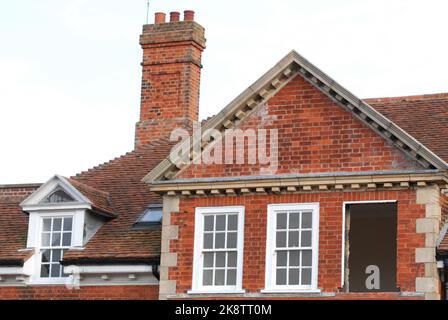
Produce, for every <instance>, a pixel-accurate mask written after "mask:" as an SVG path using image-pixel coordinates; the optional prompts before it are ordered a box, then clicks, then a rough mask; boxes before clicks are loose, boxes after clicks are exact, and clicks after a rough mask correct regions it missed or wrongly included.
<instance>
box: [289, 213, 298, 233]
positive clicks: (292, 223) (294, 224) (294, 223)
mask: <svg viewBox="0 0 448 320" xmlns="http://www.w3.org/2000/svg"><path fill="white" fill-rule="evenodd" d="M299 228H300V212H291V213H290V214H289V229H299Z"/></svg>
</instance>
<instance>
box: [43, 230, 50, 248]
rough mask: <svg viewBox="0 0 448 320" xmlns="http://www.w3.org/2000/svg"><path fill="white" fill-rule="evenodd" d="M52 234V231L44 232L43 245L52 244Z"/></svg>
mask: <svg viewBox="0 0 448 320" xmlns="http://www.w3.org/2000/svg"><path fill="white" fill-rule="evenodd" d="M50 236H51V233H42V246H43V247H49V246H50Z"/></svg>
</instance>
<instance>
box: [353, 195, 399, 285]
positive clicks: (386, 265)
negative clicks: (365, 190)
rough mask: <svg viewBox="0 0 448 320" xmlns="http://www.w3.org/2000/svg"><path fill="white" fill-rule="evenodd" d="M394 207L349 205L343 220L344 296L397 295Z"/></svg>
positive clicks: (379, 204) (391, 204)
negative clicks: (361, 293)
mask: <svg viewBox="0 0 448 320" xmlns="http://www.w3.org/2000/svg"><path fill="white" fill-rule="evenodd" d="M396 271H397V204H396V203H368V204H348V205H347V206H346V216H345V279H344V288H345V291H346V292H396V291H399V289H398V288H397V283H396V273H397V272H396Z"/></svg>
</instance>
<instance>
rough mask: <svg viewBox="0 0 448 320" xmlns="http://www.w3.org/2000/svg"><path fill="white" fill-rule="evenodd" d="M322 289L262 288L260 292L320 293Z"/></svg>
mask: <svg viewBox="0 0 448 320" xmlns="http://www.w3.org/2000/svg"><path fill="white" fill-rule="evenodd" d="M321 292H322V291H321V290H320V289H312V290H308V289H303V290H300V289H263V290H260V293H267V294H272V293H303V294H313V293H315V294H320V293H321Z"/></svg>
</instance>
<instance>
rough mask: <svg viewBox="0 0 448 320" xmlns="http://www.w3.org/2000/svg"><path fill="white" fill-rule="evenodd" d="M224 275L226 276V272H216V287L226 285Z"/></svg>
mask: <svg viewBox="0 0 448 320" xmlns="http://www.w3.org/2000/svg"><path fill="white" fill-rule="evenodd" d="M224 275H225V270H216V271H215V286H223V285H224Z"/></svg>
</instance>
